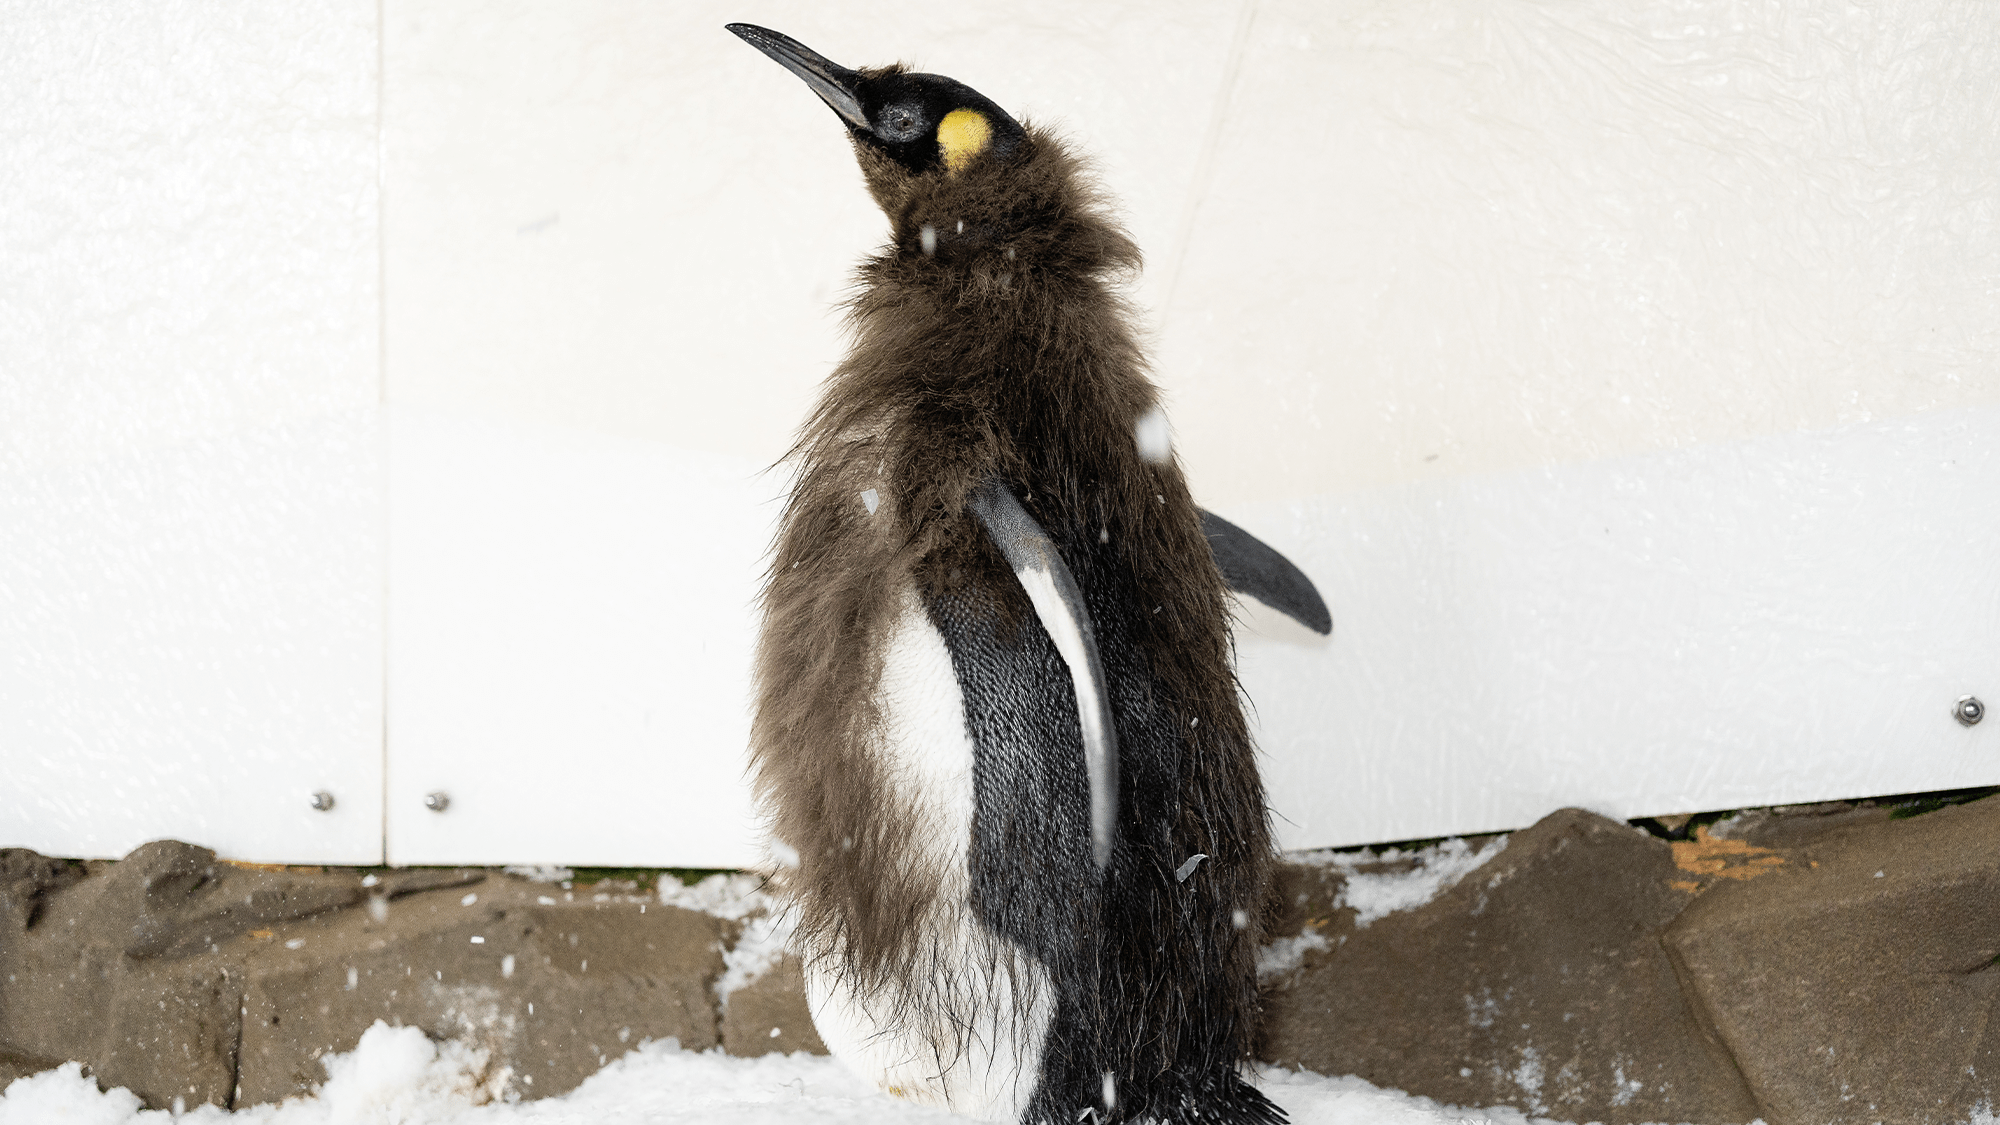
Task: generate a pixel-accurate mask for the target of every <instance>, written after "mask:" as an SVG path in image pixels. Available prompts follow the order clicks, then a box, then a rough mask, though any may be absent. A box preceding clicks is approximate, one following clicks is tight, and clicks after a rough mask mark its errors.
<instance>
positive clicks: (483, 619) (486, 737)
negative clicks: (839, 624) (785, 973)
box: [387, 410, 784, 867]
mask: <svg viewBox="0 0 2000 1125" xmlns="http://www.w3.org/2000/svg"><path fill="white" fill-rule="evenodd" d="M393 432H394V437H393V441H392V447H393V449H394V454H393V457H392V464H393V476H394V480H395V482H396V490H395V493H394V498H393V501H392V509H393V511H394V520H393V523H392V525H391V542H392V543H393V544H394V546H393V552H392V557H393V559H394V562H393V564H392V567H391V571H390V573H391V575H392V578H393V581H392V584H391V586H390V600H389V614H390V622H391V626H390V647H389V657H390V659H389V751H390V753H389V776H388V786H387V792H388V802H389V804H388V820H387V825H388V841H389V858H390V860H391V861H392V862H395V863H480V864H498V863H586V864H598V865H609V866H641V865H669V866H684V867H736V866H748V865H749V864H751V863H752V862H754V861H755V860H756V858H757V852H756V841H755V838H754V833H753V831H752V818H751V815H750V803H749V799H748V792H747V789H746V787H745V786H744V784H743V770H744V765H745V760H744V754H745V750H746V749H747V747H748V745H749V738H750V694H749V693H750V687H749V685H750V654H751V646H752V644H753V642H754V640H755V629H756V618H755V615H754V614H753V612H752V610H753V602H754V601H755V598H756V594H757V588H758V579H759V576H760V575H761V573H762V562H763V560H762V555H763V553H764V546H765V544H766V543H767V542H769V539H770V534H771V529H772V521H773V519H774V517H775V514H776V506H775V500H776V498H777V497H778V496H780V495H781V494H782V492H783V488H784V482H783V480H782V478H778V477H776V476H774V475H772V476H767V475H761V474H759V473H758V468H759V467H758V466H756V465H754V464H752V463H750V462H748V461H747V460H745V459H741V458H738V459H730V458H726V457H721V456H718V455H715V454H711V453H688V452H685V451H681V450H675V449H672V448H670V447H666V446H663V445H660V444H658V443H651V442H641V441H637V440H635V439H631V438H616V437H606V436H604V435H602V434H592V433H588V432H563V431H560V430H556V429H554V428H552V427H540V428H534V427H526V426H501V425H497V424H495V423H491V422H484V421H480V420H476V419H466V418H451V417H444V416H438V415H431V414H428V413H425V412H423V411H417V410H407V411H399V412H398V413H397V414H396V415H395V420H394V423H393ZM434 792H443V793H445V794H447V795H448V796H449V797H450V804H449V805H448V806H447V807H446V808H445V809H444V810H443V811H442V812H438V811H433V810H431V809H430V808H428V807H427V806H426V805H425V803H424V802H425V798H426V797H427V796H428V795H429V794H431V793H434Z"/></svg>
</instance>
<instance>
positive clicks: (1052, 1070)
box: [729, 24, 1330, 1123]
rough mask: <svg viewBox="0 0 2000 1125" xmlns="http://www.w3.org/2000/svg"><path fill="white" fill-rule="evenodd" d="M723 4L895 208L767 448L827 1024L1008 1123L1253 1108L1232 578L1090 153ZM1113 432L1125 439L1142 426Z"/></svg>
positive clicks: (1262, 877)
mask: <svg viewBox="0 0 2000 1125" xmlns="http://www.w3.org/2000/svg"><path fill="white" fill-rule="evenodd" d="M729 30H730V31H732V32H734V33H736V34H737V35H738V36H740V37H742V38H743V39H744V40H746V41H747V42H749V43H750V44H751V45H752V46H754V47H756V48H757V49H759V50H761V51H763V52H764V53H765V54H766V55H768V56H770V57H771V58H772V59H774V60H776V61H777V62H778V63H780V64H781V65H783V66H784V67H785V68H786V69H788V70H790V71H791V72H792V73H793V74H795V75H797V76H798V77H799V78H801V79H803V80H804V81H805V82H806V84H807V85H808V86H810V87H811V88H812V90H813V92H814V93H816V94H818V95H819V97H820V98H821V99H822V100H823V101H825V102H826V104H827V105H828V106H830V107H831V108H832V109H833V111H834V112H835V113H836V114H838V115H839V117H840V119H841V121H842V122H843V123H844V124H845V125H846V127H847V130H848V133H849V135H850V137H851V138H852V140H853V143H854V150H855V153H856V155H857V157H858V158H859V160H860V163H861V169H862V173H863V176H864V178H865V180H866V182H867V185H868V189H869V191H870V192H871V193H872V194H873V195H874V198H875V200H876V202H877V203H879V204H880V205H881V207H882V210H883V211H884V212H885V213H887V215H888V217H889V220H890V222H891V224H892V228H893V229H892V237H891V241H890V243H889V245H888V246H887V247H885V248H884V249H883V251H882V252H881V253H880V254H878V255H877V256H875V257H873V258H871V259H869V260H868V261H866V262H865V263H864V264H863V265H862V267H861V271H860V278H859V280H860V291H859V294H858V296H856V297H855V298H854V299H853V302H852V306H851V310H850V312H851V319H852V330H853V333H854V347H853V351H852V352H851V353H850V354H849V355H848V356H847V358H846V359H845V360H844V361H843V362H842V363H841V364H840V366H839V367H838V368H837V369H836V370H835V372H834V373H833V375H832V377H831V379H830V380H829V383H828V386H827V389H826V394H825V397H824V398H823V399H822V401H821V402H820V404H819V406H818V407H817V409H816V410H815V411H814V413H813V414H812V416H811V418H810V419H809V420H808V421H807V423H806V425H805V427H804V429H803V432H802V434H801V437H800V439H799V442H798V445H797V446H796V447H795V449H794V450H793V454H792V456H793V458H794V459H795V461H796V462H797V467H798V478H797V484H796V488H795V491H794V493H793V495H792V498H791V501H790V504H789V505H788V507H787V508H786V511H785V516H784V523H783V527H782V530H781V531H780V533H779V538H778V543H777V547H776V551H775V555H774V558H773V561H772V570H771V576H770V583H769V586H768V589H767V591H766V594H765V601H764V613H765V621H764V631H763V635H762V638H761V641H760V644H759V649H758V656H757V661H758V663H757V677H758V686H757V693H758V694H757V714H756V719H755V724H754V727H753V732H752V761H753V769H754V771H755V780H756V786H757V790H758V794H759V799H760V801H761V802H762V807H763V809H764V811H765V813H766V815H767V816H768V817H769V819H770V828H771V832H772V837H773V841H774V844H773V851H774V853H776V854H778V855H781V856H783V857H784V861H785V865H786V867H787V868H788V870H786V871H785V872H784V873H783V883H784V884H785V886H786V887H787V889H788V891H789V893H790V895H791V898H792V903H793V908H794V910H795V912H796V921H797V929H796V937H795V945H796V947H797V949H798V950H799V952H800V955H801V957H802V959H803V961H804V963H805V968H806V981H807V993H808V1000H809V1003H810V1005H811V1007H812V1010H813V1018H814V1022H815V1023H816V1024H817V1025H818V1028H819V1031H820V1035H821V1036H822V1038H824V1039H825V1040H826V1042H827V1045H828V1046H829V1047H830V1048H831V1049H832V1050H833V1052H834V1054H836V1055H837V1056H839V1057H841V1058H842V1059H843V1060H844V1061H846V1062H847V1063H848V1064H850V1065H852V1066H854V1067H856V1068H857V1069H859V1070H860V1071H861V1072H862V1073H864V1074H865V1075H867V1076H868V1077H869V1078H870V1079H872V1080H873V1081H874V1082H876V1083H877V1084H878V1085H880V1086H882V1087H883V1088H885V1089H887V1090H889V1091H890V1092H891V1093H894V1094H898V1095H901V1096H903V1097H907V1098H911V1099H914V1100H917V1101H922V1102H928V1103H932V1104H937V1105H941V1106H946V1107H948V1108H950V1109H952V1110H955V1111H957V1112H960V1113H965V1114H968V1115H971V1116H977V1117H986V1118H992V1119H997V1120H1006V1121H1024V1122H1029V1121H1032V1122H1043V1121H1046V1122H1063V1123H1069V1122H1075V1121H1078V1120H1097V1121H1139V1120H1144V1121H1160V1122H1193V1121H1203V1122H1277V1121H1282V1120H1283V1119H1284V1116H1283V1114H1282V1113H1281V1112H1280V1111H1279V1110H1278V1109H1277V1108H1276V1107H1275V1106H1273V1105H1272V1104H1271V1103H1270V1102H1269V1101H1268V1100H1266V1099H1265V1098H1264V1097H1263V1095H1262V1094H1260V1093H1258V1092H1257V1091H1256V1090H1255V1089H1253V1088H1252V1087H1250V1086H1249V1085H1248V1084H1246V1083H1245V1082H1244V1081H1243V1079H1242V1077H1241V1075H1240V1069H1239V1068H1240V1066H1241V1063H1242V1061H1243V1060H1244V1059H1245V1058H1246V1057H1247V1054H1248V1052H1249V1050H1250V1046H1251V1034H1252V1024H1253V1019H1254V1015H1255V1008H1256V1001H1257V992H1256V979H1255V969H1254V958H1255V955H1256V951H1257V947H1258V944H1259V937H1260V933H1261V928H1262V914H1263V912H1264V904H1265V895H1266V884H1267V878H1268V870H1269V865H1270V861H1271V855H1272V845H1271V841H1270V834H1269V829H1268V826H1267V823H1266V813H1265V806H1264V790H1263V787H1262V783H1261V782H1260V781H1259V779H1258V776H1257V768H1256V764H1255V761H1254V758H1253V750H1252V747H1251V743H1250V738H1249V734H1248V731H1247V729H1246V727H1245V724H1244V719H1243V714H1242V710H1241V707H1240V704H1239V700H1238V695H1237V686H1236V681H1235V678H1234V675H1233V673H1232V670H1231V664H1230V647H1229V637H1228V632H1227V627H1228V607H1227V601H1226V595H1225V581H1227V582H1229V583H1231V584H1233V585H1235V586H1237V587H1238V588H1239V589H1243V590H1246V591H1247V592H1250V593H1252V594H1254V595H1255V596H1257V597H1259V598H1261V599H1263V600H1265V601H1267V602H1270V603H1271V604H1273V605H1275V606H1277V607H1278V608H1280V609H1284V610H1286V611H1287V612H1290V613H1292V614H1293V615H1294V616H1296V617H1299V618H1300V619H1301V620H1302V621H1304V622H1306V623H1307V624H1308V625H1310V626H1312V627H1314V628H1316V629H1318V630H1319V631H1321V632H1325V631H1326V630H1327V629H1328V628H1330V622H1329V621H1328V620H1327V615H1326V608H1325V605H1324V604H1323V603H1322V602H1321V601H1320V600H1319V596H1318V594H1317V593H1316V592H1314V591H1313V589H1312V585H1311V583H1310V582H1308V581H1307V580H1306V579H1305V577H1304V576H1303V575H1302V574H1300V573H1299V572H1298V571H1297V569H1296V568H1294V567H1292V566H1291V564H1290V563H1289V562H1287V561H1286V560H1284V559H1283V557H1282V556H1280V555H1278V554H1277V552H1275V551H1272V550H1271V549H1270V548H1269V547H1267V546H1265V545H1263V544H1261V543H1258V542H1257V541H1256V540H1255V539H1253V538H1251V537H1250V536H1249V535H1248V534H1247V533H1245V532H1243V531H1242V530H1241V529H1238V528H1236V527H1234V526H1233V525H1230V524H1228V523H1227V522H1226V521H1223V520H1220V519H1217V518H1215V517H1212V516H1208V515H1207V514H1206V513H1203V512H1201V511H1200V510H1199V509H1197V508H1196V507H1195V505H1194V503H1193V502H1192V501H1191V499H1190V498H1189V495H1188V490H1187V485H1186V482H1185V481H1184V480H1183V478H1182V475H1181V472H1180V470H1179V468H1178V467H1177V466H1176V465H1175V464H1174V462H1173V458H1172V455H1171V453H1169V452H1167V451H1166V450H1164V449H1162V448H1160V446H1161V445H1163V444H1164V443H1163V442H1161V441H1159V440H1158V439H1159V437H1160V436H1161V435H1160V434H1159V433H1158V430H1159V429H1160V428H1161V426H1162V420H1161V419H1160V418H1159V417H1158V407H1157V405H1156V391H1155V388H1154V387H1153V385H1152V384H1151V382H1149V381H1148V379H1147V378H1146V376H1145V373H1144V371H1145V362H1144V359H1143V357H1142V355H1141V354H1140V351H1139V348H1138V346H1137V344H1136V343H1135V341H1134V338H1133V333H1132V329H1131V327H1130V323H1129V321H1130V317H1129V314H1128V310H1127V308H1126V306H1125V305H1124V304H1123V303H1122V302H1121V300H1120V298H1119V297H1118V296H1117V295H1116V293H1115V292H1114V291H1113V289H1112V288H1111V285H1112V283H1113V282H1114V281H1116V280H1118V279H1119V278H1120V276H1121V275H1123V274H1128V273H1129V272H1130V271H1132V270H1134V269H1135V268H1136V267H1137V265H1138V259H1139V255H1138V251H1137V250H1136V248H1135V247H1134V246H1133V245H1132V243H1131V242H1130V241H1129V240H1128V239H1127V238H1126V237H1125V236H1124V234H1123V233H1121V232H1120V231H1119V230H1118V229H1117V228H1116V227H1115V226H1114V225H1113V224H1112V223H1111V222H1110V221H1109V220H1108V219H1107V218H1106V217H1105V214H1104V211H1105V208H1104V204H1103V202H1102V201H1101V200H1100V199H1099V198H1098V196H1097V195H1096V194H1095V193H1094V191H1093V190H1092V188H1091V187H1090V186H1089V184H1088V182H1087V181H1086V180H1085V178H1084V177H1083V175H1082V173H1081V171H1080V169H1079V166H1078V163H1077V161H1076V160H1075V158H1073V157H1072V156H1070V155H1069V154H1068V153H1067V152H1065V151H1064V149H1063V147H1062V146H1061V145H1060V144H1058V143H1057V142H1056V141H1055V140H1054V139H1053V138H1052V137H1050V136H1049V135H1048V134H1046V133H1043V132H1041V131H1039V130H1037V129H1034V128H1032V127H1030V126H1026V125H1023V124H1021V123H1019V122H1017V121H1016V120H1015V119H1014V118H1012V117H1010V116H1009V115H1008V114H1007V113H1006V112H1005V111H1004V110H1002V109H1001V108H1000V107H999V106H997V105H995V104H994V103H993V102H992V101H990V100H988V99H987V98H985V97H984V96H982V95H980V94H979V93H978V92H976V91H974V90H972V89H971V88H969V87H967V86H965V85H964V84H962V83H959V82H957V81H954V80H952V79H950V78H945V77H942V76H939V75H934V74H919V73H912V72H910V71H908V70H906V69H905V68H903V67H900V66H893V67H888V68H885V69H880V70H859V71H857V70H849V69H847V68H845V67H841V66H837V65H835V64H834V63H832V62H830V61H828V60H827V59H825V58H824V57H822V56H820V55H818V54H816V53H815V52H813V51H811V50H808V49H807V48H806V47H804V46H803V45H801V44H799V43H798V42H796V41H795V40H792V39H790V38H788V37H786V36H784V35H780V34H778V33H776V32H773V31H769V30H766V29H764V28H760V27H755V26H752V25H749V24H731V25H729ZM1135 434H1137V435H1138V439H1137V440H1135Z"/></svg>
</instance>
